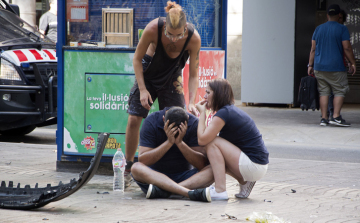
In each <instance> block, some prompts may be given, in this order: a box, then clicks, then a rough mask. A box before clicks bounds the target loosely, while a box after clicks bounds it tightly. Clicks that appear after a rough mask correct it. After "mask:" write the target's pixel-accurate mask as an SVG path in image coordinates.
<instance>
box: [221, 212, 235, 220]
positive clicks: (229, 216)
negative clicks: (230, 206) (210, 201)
mask: <svg viewBox="0 0 360 223" xmlns="http://www.w3.org/2000/svg"><path fill="white" fill-rule="evenodd" d="M221 216H226V218H228V219H231V220H237V217H235V216H232V215H228V214H226V213H225V215H221Z"/></svg>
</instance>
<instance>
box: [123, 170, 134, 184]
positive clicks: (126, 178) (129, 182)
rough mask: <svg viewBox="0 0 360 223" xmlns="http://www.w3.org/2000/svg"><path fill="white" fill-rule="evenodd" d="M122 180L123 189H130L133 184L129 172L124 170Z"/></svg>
mask: <svg viewBox="0 0 360 223" xmlns="http://www.w3.org/2000/svg"><path fill="white" fill-rule="evenodd" d="M124 180H125V182H124V184H125V188H127V187H130V185H131V183H132V182H133V178H132V177H131V172H130V171H129V170H125V172H124Z"/></svg>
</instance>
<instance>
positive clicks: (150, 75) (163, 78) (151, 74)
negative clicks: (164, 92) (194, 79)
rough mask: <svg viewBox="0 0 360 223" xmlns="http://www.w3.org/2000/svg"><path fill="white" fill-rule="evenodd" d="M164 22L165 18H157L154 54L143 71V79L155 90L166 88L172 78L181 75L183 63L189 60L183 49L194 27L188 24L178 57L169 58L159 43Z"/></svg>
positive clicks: (186, 52) (187, 53)
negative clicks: (185, 37)
mask: <svg viewBox="0 0 360 223" xmlns="http://www.w3.org/2000/svg"><path fill="white" fill-rule="evenodd" d="M164 20H165V17H159V22H158V41H157V46H156V49H155V54H154V56H153V58H152V60H151V63H150V65H149V66H148V67H147V69H146V70H145V71H144V79H145V80H146V81H148V82H150V83H151V84H152V85H153V86H154V87H155V88H156V89H160V88H163V87H164V86H167V83H168V82H169V81H170V80H171V79H172V77H177V76H179V75H181V71H182V69H183V68H184V67H185V63H186V61H187V60H188V58H189V52H188V51H187V50H186V51H185V48H186V46H187V44H188V43H189V41H190V39H191V37H192V35H193V33H194V26H193V25H192V24H189V23H188V24H187V29H188V37H187V39H186V41H185V44H184V47H183V48H182V50H181V52H180V54H179V56H178V57H176V58H171V57H169V56H168V55H167V53H166V51H165V49H164V46H163V44H162V42H161V36H162V30H163V26H164ZM170 83H171V82H170Z"/></svg>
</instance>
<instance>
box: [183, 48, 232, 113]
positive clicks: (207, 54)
mask: <svg viewBox="0 0 360 223" xmlns="http://www.w3.org/2000/svg"><path fill="white" fill-rule="evenodd" d="M224 64H225V51H223V50H207V51H200V60H199V86H198V90H197V95H196V98H195V103H198V102H199V101H201V100H202V98H203V97H204V95H205V89H206V86H207V83H208V82H209V81H210V80H212V79H216V78H224ZM188 84H189V60H188V61H187V63H186V65H185V67H184V70H183V86H184V95H185V102H186V105H187V106H188V105H189V87H188Z"/></svg>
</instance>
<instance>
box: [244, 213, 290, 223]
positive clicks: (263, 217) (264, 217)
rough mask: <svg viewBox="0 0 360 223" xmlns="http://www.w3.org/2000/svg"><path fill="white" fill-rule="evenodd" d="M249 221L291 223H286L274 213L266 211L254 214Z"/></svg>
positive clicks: (288, 222) (287, 222)
mask: <svg viewBox="0 0 360 223" xmlns="http://www.w3.org/2000/svg"><path fill="white" fill-rule="evenodd" d="M246 220H247V221H253V222H256V223H291V222H290V221H286V220H284V219H282V218H279V217H277V216H275V215H273V213H271V212H268V211H265V212H253V213H251V214H250V216H249V217H247V218H246Z"/></svg>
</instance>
